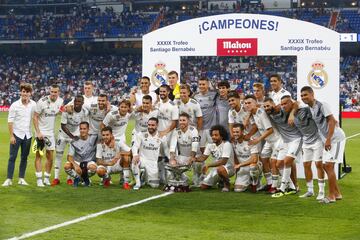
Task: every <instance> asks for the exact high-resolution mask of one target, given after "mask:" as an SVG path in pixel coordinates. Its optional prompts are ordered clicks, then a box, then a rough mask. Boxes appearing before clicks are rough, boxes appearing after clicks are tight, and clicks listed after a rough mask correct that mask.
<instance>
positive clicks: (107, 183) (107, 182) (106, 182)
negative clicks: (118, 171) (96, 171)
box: [103, 178, 110, 188]
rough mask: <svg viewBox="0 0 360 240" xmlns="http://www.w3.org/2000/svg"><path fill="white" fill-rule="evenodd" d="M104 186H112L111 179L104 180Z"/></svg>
mask: <svg viewBox="0 0 360 240" xmlns="http://www.w3.org/2000/svg"><path fill="white" fill-rule="evenodd" d="M103 185H104V187H106V188H107V187H109V186H110V179H108V178H104V180H103Z"/></svg>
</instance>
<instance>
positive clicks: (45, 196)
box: [0, 113, 360, 240]
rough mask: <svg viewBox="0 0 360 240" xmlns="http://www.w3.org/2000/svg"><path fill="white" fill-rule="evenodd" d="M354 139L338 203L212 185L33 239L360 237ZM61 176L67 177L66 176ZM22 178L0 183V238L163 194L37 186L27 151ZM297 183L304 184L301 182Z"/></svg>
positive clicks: (0, 141) (355, 126)
mask: <svg viewBox="0 0 360 240" xmlns="http://www.w3.org/2000/svg"><path fill="white" fill-rule="evenodd" d="M6 116H7V114H6V113H1V114H0V123H1V125H0V126H2V127H0V136H1V137H0V146H2V148H0V156H1V157H0V162H1V164H0V180H1V182H2V181H3V180H5V177H6V167H7V161H8V151H9V138H8V132H7V127H6ZM343 128H344V130H345V132H346V134H347V135H348V136H350V135H353V134H356V133H359V132H360V120H344V122H343ZM359 140H360V136H357V137H355V138H353V139H351V140H349V141H348V142H347V147H346V159H347V162H348V164H351V166H352V168H353V172H352V173H351V174H348V175H347V176H346V177H345V178H343V179H341V180H340V181H339V183H340V187H341V190H342V193H343V196H344V199H343V200H342V201H338V202H337V203H336V204H331V205H321V204H319V203H317V202H316V201H315V199H314V198H312V199H299V198H298V196H289V197H286V198H281V199H272V198H270V197H269V196H268V195H266V194H262V193H258V194H251V193H243V194H237V193H233V192H231V193H220V192H219V191H218V190H217V189H213V190H210V191H207V192H201V191H193V192H191V193H183V194H180V193H175V194H172V195H170V196H167V197H164V198H161V199H157V200H154V201H151V202H147V203H144V204H141V205H138V206H135V207H131V208H127V209H123V210H119V211H116V212H112V213H109V214H106V215H102V216H99V217H96V218H93V219H90V220H87V221H84V222H80V223H77V224H74V225H71V226H67V227H64V228H60V229H57V230H54V231H51V232H48V233H44V234H40V235H37V236H35V237H33V239H85V238H87V239H90V238H94V239H249V240H250V239H307V240H310V239H359V238H360V237H359V236H360V230H359V229H360V223H359V221H358V219H359V214H360V204H359V199H360V194H359V191H358V188H359V186H360V178H359V176H360V174H359V171H358V169H359V166H360V163H359V162H358V161H357V158H358V156H359V154H358V152H357V151H358V146H359ZM16 166H17V167H18V160H17V164H16ZM17 171H18V170H17V168H16V169H15V180H17V178H16V177H17ZM61 174H62V179H61V180H62V182H64V181H65V174H64V173H63V172H62V173H61ZM26 179H27V180H28V182H29V183H30V184H31V186H28V187H23V186H16V185H15V186H12V187H10V188H4V187H0V202H1V206H0V214H1V217H0V239H3V238H9V237H13V236H19V235H21V234H23V233H25V232H31V231H35V230H38V229H40V228H44V227H48V226H51V225H54V224H58V223H62V222H64V221H68V220H71V219H74V218H77V217H81V216H84V215H86V214H90V213H95V212H98V211H101V210H104V209H109V208H112V207H115V206H119V205H122V204H126V203H131V202H135V201H137V200H140V199H144V198H147V197H149V196H153V195H158V194H160V193H162V192H161V191H160V190H153V189H149V188H144V189H141V190H140V191H137V192H134V191H125V190H122V189H120V187H119V186H118V185H113V186H111V187H110V188H109V189H103V188H102V187H100V186H98V185H97V184H95V185H94V186H92V187H90V188H83V187H79V188H78V189H73V188H72V187H69V186H66V185H64V184H62V185H60V186H58V187H49V188H45V189H39V188H37V187H35V176H34V157H33V156H32V155H31V156H30V157H29V162H28V169H27V176H26ZM114 180H116V181H117V179H114ZM94 181H95V183H97V182H98V180H96V178H95V180H94ZM315 185H316V184H315ZM300 186H301V188H302V189H305V184H304V181H300Z"/></svg>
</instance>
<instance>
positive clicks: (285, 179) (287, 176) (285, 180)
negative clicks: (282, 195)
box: [280, 167, 294, 192]
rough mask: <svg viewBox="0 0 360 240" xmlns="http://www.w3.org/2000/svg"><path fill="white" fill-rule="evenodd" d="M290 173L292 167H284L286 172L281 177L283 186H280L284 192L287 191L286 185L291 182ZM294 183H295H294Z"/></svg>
mask: <svg viewBox="0 0 360 240" xmlns="http://www.w3.org/2000/svg"><path fill="white" fill-rule="evenodd" d="M290 175H291V167H289V168H284V173H283V176H282V179H281V186H280V190H281V191H282V192H285V190H286V187H287V185H288V183H289V182H290V180H291V179H290ZM293 185H294V184H293Z"/></svg>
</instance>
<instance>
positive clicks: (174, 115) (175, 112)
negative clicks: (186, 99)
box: [171, 105, 179, 121]
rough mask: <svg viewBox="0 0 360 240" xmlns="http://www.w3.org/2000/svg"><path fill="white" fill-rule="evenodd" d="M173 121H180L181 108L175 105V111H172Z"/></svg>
mask: <svg viewBox="0 0 360 240" xmlns="http://www.w3.org/2000/svg"><path fill="white" fill-rule="evenodd" d="M171 112H172V113H171V120H173V121H174V120H175V121H176V120H178V119H179V108H178V107H176V106H175V105H174V107H173V110H172V111H171Z"/></svg>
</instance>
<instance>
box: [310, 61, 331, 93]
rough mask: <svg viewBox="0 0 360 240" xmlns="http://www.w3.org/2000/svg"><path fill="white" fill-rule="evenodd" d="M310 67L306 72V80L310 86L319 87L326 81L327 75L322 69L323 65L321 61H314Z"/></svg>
mask: <svg viewBox="0 0 360 240" xmlns="http://www.w3.org/2000/svg"><path fill="white" fill-rule="evenodd" d="M311 67H312V68H313V69H312V70H311V71H310V72H309V74H308V77H307V79H308V82H309V84H310V86H311V87H313V88H316V89H321V88H323V87H325V86H326V84H327V83H328V75H327V73H326V71H325V70H324V67H325V65H324V64H323V63H321V62H314V63H313V64H312V65H311Z"/></svg>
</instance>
